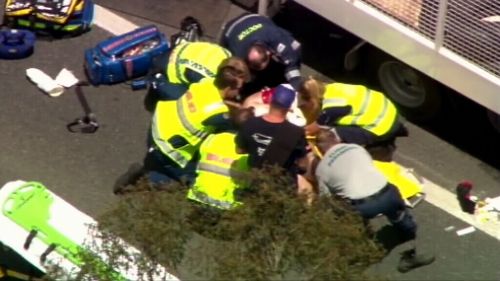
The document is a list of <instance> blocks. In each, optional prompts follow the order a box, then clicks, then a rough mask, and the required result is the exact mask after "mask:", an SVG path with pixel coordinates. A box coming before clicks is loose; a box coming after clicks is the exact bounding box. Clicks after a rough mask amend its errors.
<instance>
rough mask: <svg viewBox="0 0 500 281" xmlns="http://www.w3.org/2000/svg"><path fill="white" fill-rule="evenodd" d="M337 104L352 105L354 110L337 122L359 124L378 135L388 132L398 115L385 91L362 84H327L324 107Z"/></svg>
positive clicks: (340, 123)
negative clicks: (375, 89)
mask: <svg viewBox="0 0 500 281" xmlns="http://www.w3.org/2000/svg"><path fill="white" fill-rule="evenodd" d="M336 106H340V107H342V106H351V107H352V111H351V113H350V114H349V115H347V116H344V117H342V118H340V119H339V120H337V121H336V122H335V124H337V125H347V126H350V125H352V126H359V127H362V128H363V129H365V130H367V131H370V132H372V133H374V134H375V135H377V136H381V135H384V134H386V133H388V132H389V131H390V130H391V128H392V126H393V125H394V123H395V122H396V120H397V116H398V112H397V109H396V107H395V106H394V104H393V103H392V102H391V101H390V100H389V99H388V98H387V97H385V96H384V94H383V93H381V92H377V91H374V90H370V89H368V88H367V87H365V86H362V85H350V84H342V83H332V84H329V85H327V86H326V91H325V95H324V97H323V103H322V109H327V108H330V107H336Z"/></svg>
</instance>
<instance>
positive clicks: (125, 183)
mask: <svg viewBox="0 0 500 281" xmlns="http://www.w3.org/2000/svg"><path fill="white" fill-rule="evenodd" d="M144 173H145V170H144V166H143V165H141V164H139V163H133V164H132V165H130V167H129V168H128V170H127V172H126V173H124V174H123V175H121V176H120V177H118V179H117V180H116V181H115V184H114V186H113V193H114V194H123V193H126V192H127V191H130V188H128V187H129V186H130V185H134V184H135V183H136V182H137V181H138V180H139V179H140V178H141V177H142V176H143V175H144Z"/></svg>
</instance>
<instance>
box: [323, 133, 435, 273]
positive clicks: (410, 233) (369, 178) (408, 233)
mask: <svg viewBox="0 0 500 281" xmlns="http://www.w3.org/2000/svg"><path fill="white" fill-rule="evenodd" d="M316 146H317V147H318V149H319V151H320V152H321V153H322V154H323V158H322V159H321V161H320V162H319V164H318V166H317V168H316V177H317V181H318V189H319V193H320V196H321V195H323V196H330V195H331V194H335V195H337V196H339V197H341V198H344V199H346V200H347V201H349V202H350V203H351V205H352V206H353V208H354V209H355V210H356V211H358V212H359V213H360V214H361V216H362V217H363V218H364V219H366V220H369V219H372V218H374V217H375V216H377V215H379V214H383V215H385V216H386V217H387V218H388V219H389V221H390V222H391V224H392V225H394V226H395V227H397V228H398V229H399V230H400V232H401V235H402V236H403V237H402V238H403V239H404V240H414V239H415V238H416V231H417V224H416V223H415V220H414V219H413V217H412V215H411V214H410V212H409V211H408V209H407V208H406V205H405V202H404V200H403V198H402V197H401V194H400V193H399V190H398V189H397V188H396V187H395V186H394V185H392V184H390V183H388V182H387V180H386V178H385V177H384V175H382V174H381V173H380V172H379V171H378V170H377V169H376V168H375V167H374V165H373V160H372V158H371V157H370V155H369V154H368V152H367V151H366V150H365V149H364V148H363V147H362V146H360V145H357V144H345V143H340V141H339V138H338V137H337V136H336V134H335V133H334V132H333V131H331V130H325V129H323V130H321V131H320V132H319V133H318V134H317V136H316ZM433 261H434V256H424V255H417V254H416V251H415V246H413V247H412V248H411V249H410V250H408V251H405V252H404V253H403V256H402V257H401V260H400V262H399V265H398V270H399V271H400V272H403V273H404V272H407V271H409V270H411V269H414V268H417V267H420V266H424V265H428V264H430V263H432V262H433Z"/></svg>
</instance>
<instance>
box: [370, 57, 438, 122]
mask: <svg viewBox="0 0 500 281" xmlns="http://www.w3.org/2000/svg"><path fill="white" fill-rule="evenodd" d="M377 76H378V81H379V83H380V86H381V87H382V89H383V91H384V93H385V94H386V95H387V96H388V97H389V98H390V99H391V100H392V101H393V102H394V103H396V104H397V105H398V107H399V109H400V110H401V112H402V114H403V115H404V116H405V117H406V118H408V119H409V120H412V121H429V120H430V119H433V118H434V117H435V116H436V115H437V114H438V113H439V111H440V109H441V100H442V96H441V93H440V90H441V86H440V85H439V84H438V83H437V82H435V81H434V80H432V79H431V78H429V77H427V76H425V75H424V74H422V73H420V72H418V71H417V70H415V69H413V68H411V67H409V66H407V65H405V64H404V63H402V62H399V61H397V60H394V59H392V58H389V59H388V60H384V61H382V62H381V63H380V64H379V65H378V68H377Z"/></svg>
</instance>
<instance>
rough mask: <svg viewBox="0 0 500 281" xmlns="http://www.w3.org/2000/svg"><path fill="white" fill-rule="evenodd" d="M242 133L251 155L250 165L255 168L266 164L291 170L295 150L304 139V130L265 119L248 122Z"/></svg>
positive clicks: (255, 118) (256, 118) (254, 119)
mask: <svg viewBox="0 0 500 281" xmlns="http://www.w3.org/2000/svg"><path fill="white" fill-rule="evenodd" d="M241 132H242V135H241V137H242V138H244V139H245V140H246V144H245V146H246V147H247V150H248V153H249V154H250V157H249V165H250V166H251V167H253V168H262V166H263V165H264V164H267V165H278V166H280V167H283V168H285V169H289V168H291V167H292V166H293V164H294V163H293V162H294V160H295V159H294V158H295V157H294V156H295V155H294V153H295V151H294V150H295V148H296V147H297V145H298V144H299V143H300V142H302V140H303V138H304V130H303V129H302V128H300V127H298V126H296V125H294V124H292V123H290V122H289V121H286V120H285V121H283V122H280V123H271V122H267V121H266V120H264V119H263V117H254V118H252V119H250V120H248V121H247V122H246V123H245V124H244V125H243V128H242V130H241Z"/></svg>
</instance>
